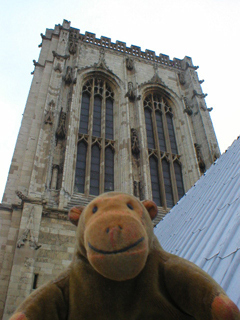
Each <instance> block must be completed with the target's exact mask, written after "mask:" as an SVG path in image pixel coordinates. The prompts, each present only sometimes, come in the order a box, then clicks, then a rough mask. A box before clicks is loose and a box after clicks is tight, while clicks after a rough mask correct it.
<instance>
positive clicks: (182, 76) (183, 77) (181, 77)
mask: <svg viewBox="0 0 240 320" xmlns="http://www.w3.org/2000/svg"><path fill="white" fill-rule="evenodd" d="M178 78H179V82H180V83H181V85H184V84H185V83H186V80H185V75H184V73H183V72H180V73H179V74H178Z"/></svg>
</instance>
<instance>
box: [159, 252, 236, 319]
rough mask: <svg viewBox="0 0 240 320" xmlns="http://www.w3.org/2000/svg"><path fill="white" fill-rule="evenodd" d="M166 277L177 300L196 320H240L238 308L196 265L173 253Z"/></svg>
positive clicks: (171, 293) (166, 269)
mask: <svg viewBox="0 0 240 320" xmlns="http://www.w3.org/2000/svg"><path fill="white" fill-rule="evenodd" d="M164 276H165V277H164V278H165V284H166V288H167V291H168V293H169V294H170V296H171V298H172V299H173V301H174V302H175V303H176V305H177V306H178V307H179V308H180V309H181V310H182V311H184V312H185V313H187V314H189V315H191V316H194V317H195V319H196V320H201V319H204V320H240V312H239V310H238V308H237V306H236V305H235V304H234V303H233V302H232V300H230V299H229V298H228V296H227V295H226V293H225V292H224V290H223V289H222V288H221V287H220V286H219V285H218V284H217V283H216V282H215V281H214V280H213V279H212V278H211V277H210V276H209V275H208V274H207V273H206V272H204V271H203V270H202V269H200V268H199V267H197V266H196V265H194V264H193V263H191V262H188V261H187V260H185V259H182V258H179V257H177V256H174V255H170V254H169V257H168V259H167V260H166V261H165V263H164Z"/></svg>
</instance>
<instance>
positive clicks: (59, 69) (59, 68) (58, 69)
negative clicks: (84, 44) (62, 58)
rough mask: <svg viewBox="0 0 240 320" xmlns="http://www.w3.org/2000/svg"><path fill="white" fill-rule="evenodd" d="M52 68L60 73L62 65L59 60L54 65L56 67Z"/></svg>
mask: <svg viewBox="0 0 240 320" xmlns="http://www.w3.org/2000/svg"><path fill="white" fill-rule="evenodd" d="M54 70H55V71H56V72H59V73H62V67H61V64H60V63H59V62H58V63H57V65H56V67H55V68H54Z"/></svg>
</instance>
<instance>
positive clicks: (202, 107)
mask: <svg viewBox="0 0 240 320" xmlns="http://www.w3.org/2000/svg"><path fill="white" fill-rule="evenodd" d="M200 108H201V109H202V110H203V111H208V112H211V111H212V110H213V108H206V107H205V106H203V105H202V104H200Z"/></svg>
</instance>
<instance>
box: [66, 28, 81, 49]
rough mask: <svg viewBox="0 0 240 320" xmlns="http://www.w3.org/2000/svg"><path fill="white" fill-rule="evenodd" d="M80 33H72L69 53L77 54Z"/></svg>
mask: <svg viewBox="0 0 240 320" xmlns="http://www.w3.org/2000/svg"><path fill="white" fill-rule="evenodd" d="M78 37H79V35H78V33H77V32H70V34H69V47H68V50H69V53H70V54H75V53H77V47H78Z"/></svg>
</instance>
